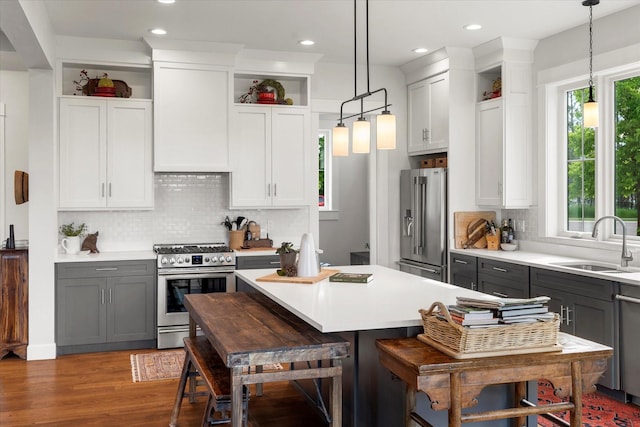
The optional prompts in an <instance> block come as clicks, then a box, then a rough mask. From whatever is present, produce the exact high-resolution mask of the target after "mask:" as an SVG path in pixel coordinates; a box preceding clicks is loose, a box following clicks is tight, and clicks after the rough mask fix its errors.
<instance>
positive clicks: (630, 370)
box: [617, 284, 640, 403]
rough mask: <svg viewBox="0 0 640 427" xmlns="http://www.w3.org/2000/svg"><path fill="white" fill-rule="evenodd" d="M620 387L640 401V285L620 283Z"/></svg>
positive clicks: (637, 401)
mask: <svg viewBox="0 0 640 427" xmlns="http://www.w3.org/2000/svg"><path fill="white" fill-rule="evenodd" d="M617 298H618V302H619V304H620V306H619V307H620V381H621V384H620V386H621V387H620V388H621V389H622V390H624V391H625V393H628V394H631V395H633V396H635V397H636V400H634V403H640V401H639V400H640V375H638V355H639V354H640V340H638V331H640V286H634V285H626V284H620V295H618V296H617Z"/></svg>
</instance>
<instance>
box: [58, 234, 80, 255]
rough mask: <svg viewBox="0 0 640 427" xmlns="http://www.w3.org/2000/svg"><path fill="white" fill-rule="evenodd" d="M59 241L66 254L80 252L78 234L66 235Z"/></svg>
mask: <svg viewBox="0 0 640 427" xmlns="http://www.w3.org/2000/svg"><path fill="white" fill-rule="evenodd" d="M60 243H61V245H62V247H63V248H64V251H65V253H67V254H70V255H75V254H77V253H78V252H80V236H67V237H65V238H64V239H62V242H60Z"/></svg>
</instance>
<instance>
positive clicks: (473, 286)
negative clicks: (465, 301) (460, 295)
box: [471, 282, 477, 291]
mask: <svg viewBox="0 0 640 427" xmlns="http://www.w3.org/2000/svg"><path fill="white" fill-rule="evenodd" d="M476 288H477V286H476V284H475V283H474V282H471V290H472V291H475V290H476Z"/></svg>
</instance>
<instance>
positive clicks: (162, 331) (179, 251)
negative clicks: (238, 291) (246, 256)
mask: <svg viewBox="0 0 640 427" xmlns="http://www.w3.org/2000/svg"><path fill="white" fill-rule="evenodd" d="M154 251H156V253H157V254H158V307H157V313H158V319H157V320H158V331H157V332H158V333H157V339H158V348H173V347H182V345H183V343H182V339H183V338H184V337H186V336H188V335H189V313H188V312H187V309H186V308H185V306H184V297H185V296H186V295H189V294H204V293H212V292H235V278H234V274H233V272H234V269H235V256H234V253H233V251H231V250H230V249H229V248H228V247H227V246H224V245H222V244H211V245H203V244H198V245H156V246H154Z"/></svg>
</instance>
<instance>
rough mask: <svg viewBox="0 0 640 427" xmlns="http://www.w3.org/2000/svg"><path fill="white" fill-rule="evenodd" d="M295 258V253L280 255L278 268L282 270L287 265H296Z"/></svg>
mask: <svg viewBox="0 0 640 427" xmlns="http://www.w3.org/2000/svg"><path fill="white" fill-rule="evenodd" d="M296 256H297V254H296V253H295V252H289V253H284V254H280V268H281V269H284V268H285V267H286V266H288V265H296Z"/></svg>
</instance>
